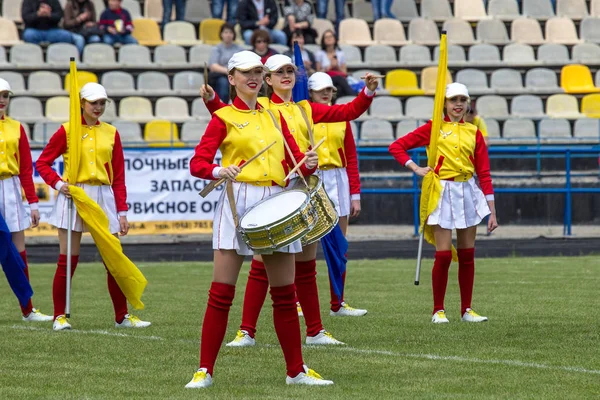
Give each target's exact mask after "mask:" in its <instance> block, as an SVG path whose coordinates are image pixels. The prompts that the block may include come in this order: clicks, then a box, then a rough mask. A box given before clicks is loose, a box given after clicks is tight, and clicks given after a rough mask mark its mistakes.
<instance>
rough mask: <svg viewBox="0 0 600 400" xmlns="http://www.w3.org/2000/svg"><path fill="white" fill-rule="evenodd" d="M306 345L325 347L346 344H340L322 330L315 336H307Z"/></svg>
mask: <svg viewBox="0 0 600 400" xmlns="http://www.w3.org/2000/svg"><path fill="white" fill-rule="evenodd" d="M306 344H312V345H327V344H346V343H344V342H340V341H339V340H337V339H336V338H334V337H333V335H332V334H331V333H329V332H327V331H326V330H325V329H323V330H322V331H321V332H319V334H318V335H316V336H307V337H306Z"/></svg>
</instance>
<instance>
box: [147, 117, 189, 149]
mask: <svg viewBox="0 0 600 400" xmlns="http://www.w3.org/2000/svg"><path fill="white" fill-rule="evenodd" d="M144 140H145V141H146V142H147V143H148V145H149V146H150V147H171V146H172V147H183V146H184V144H183V143H182V142H181V141H180V140H179V130H178V129H177V125H175V124H174V123H173V122H171V121H168V120H154V121H150V122H148V123H147V124H146V127H145V128H144Z"/></svg>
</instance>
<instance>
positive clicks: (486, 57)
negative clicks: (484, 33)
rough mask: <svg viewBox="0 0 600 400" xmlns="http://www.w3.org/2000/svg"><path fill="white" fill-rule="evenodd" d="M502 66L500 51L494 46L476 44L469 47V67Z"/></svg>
mask: <svg viewBox="0 0 600 400" xmlns="http://www.w3.org/2000/svg"><path fill="white" fill-rule="evenodd" d="M485 64H500V50H499V49H498V47H497V46H494V45H493V44H476V45H475V46H471V47H469V65H471V66H477V65H485Z"/></svg>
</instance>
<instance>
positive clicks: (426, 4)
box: [421, 0, 454, 21]
mask: <svg viewBox="0 0 600 400" xmlns="http://www.w3.org/2000/svg"><path fill="white" fill-rule="evenodd" d="M421 17H423V18H428V19H432V20H434V21H445V20H447V19H452V18H454V15H452V10H451V9H450V3H448V0H421Z"/></svg>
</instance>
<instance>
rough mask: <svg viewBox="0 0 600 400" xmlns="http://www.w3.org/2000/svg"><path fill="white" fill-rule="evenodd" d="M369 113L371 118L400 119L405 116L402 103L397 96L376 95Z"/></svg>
mask: <svg viewBox="0 0 600 400" xmlns="http://www.w3.org/2000/svg"><path fill="white" fill-rule="evenodd" d="M369 115H370V117H371V118H379V119H385V120H389V121H398V120H399V119H402V116H403V113H402V103H401V102H400V99H399V98H397V97H392V96H376V97H375V98H374V99H373V103H372V104H371V108H370V112H369Z"/></svg>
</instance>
